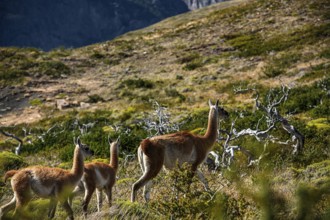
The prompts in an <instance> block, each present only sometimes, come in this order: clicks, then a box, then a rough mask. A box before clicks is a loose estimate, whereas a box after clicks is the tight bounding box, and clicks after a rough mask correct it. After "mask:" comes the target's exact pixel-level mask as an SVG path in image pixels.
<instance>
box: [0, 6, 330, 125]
mask: <svg viewBox="0 0 330 220" xmlns="http://www.w3.org/2000/svg"><path fill="white" fill-rule="evenodd" d="M306 2H307V3H308V5H309V6H308V7H307V8H305V6H304V4H306ZM325 11H326V6H323V5H322V4H321V3H318V2H317V1H316V2H314V1H307V0H306V1H303V2H299V1H293V3H290V2H283V3H281V4H280V3H274V2H273V1H271V2H269V3H259V2H254V1H252V2H249V1H245V0H235V1H230V2H224V3H221V4H217V5H214V6H211V7H208V8H205V9H202V10H197V11H193V12H190V13H187V14H184V15H181V16H176V17H173V18H170V19H167V20H165V21H163V22H160V23H158V24H155V25H153V26H150V27H148V28H146V29H142V30H139V31H136V32H132V33H129V34H126V35H124V36H122V37H120V38H117V39H115V40H113V41H107V42H104V43H100V44H95V45H91V46H88V47H83V48H80V49H75V50H63V49H58V50H53V51H51V52H48V53H45V52H42V51H39V50H35V49H15V48H2V49H1V66H0V67H1V68H0V70H1V72H0V76H1V82H2V83H1V85H2V94H1V95H2V97H1V102H2V105H1V109H2V115H4V114H5V115H6V116H3V117H2V118H1V122H2V123H6V124H8V123H11V119H17V120H19V118H17V117H16V111H13V110H16V109H17V108H18V109H19V112H20V113H18V114H19V115H22V111H28V112H30V111H32V112H34V113H33V114H37V116H36V117H34V116H35V115H34V116H33V117H32V118H34V119H37V118H39V117H41V115H40V114H41V112H40V111H39V110H36V109H38V108H36V107H33V108H32V109H31V108H26V107H27V106H28V105H29V100H30V101H31V100H33V99H40V102H41V103H42V105H47V106H48V105H51V106H52V105H55V103H56V100H57V99H58V98H61V97H67V98H68V99H71V101H74V102H75V103H77V102H90V98H89V97H91V96H100V101H101V100H104V101H103V102H102V101H101V102H94V103H92V104H91V105H92V106H93V105H96V106H97V105H106V104H107V103H116V104H114V105H113V104H111V105H113V106H114V107H116V108H121V106H123V105H126V104H124V103H127V101H129V103H130V105H140V104H141V103H144V102H147V101H148V100H150V99H156V98H157V99H158V100H159V101H162V102H164V103H172V104H171V105H173V104H174V103H182V102H184V103H190V105H191V106H194V105H199V104H200V103H203V102H204V101H205V100H207V99H208V98H214V97H216V96H218V94H219V93H221V97H222V98H223V100H224V101H225V102H226V103H233V102H234V98H233V97H232V93H231V92H230V91H228V89H229V88H231V86H232V85H237V84H240V83H241V82H244V83H247V82H249V83H252V84H255V85H260V86H265V87H269V86H271V87H272V86H276V85H279V84H281V83H286V84H292V85H296V86H298V85H304V84H307V85H308V84H310V83H311V82H314V81H315V80H318V79H322V78H323V77H325V76H326V75H327V74H328V65H325V64H326V63H327V61H328V58H327V50H328V47H327V45H328V41H329V38H328V36H329V34H328V33H329V32H328V30H329V24H328V22H327V17H326V16H328V15H327V14H326V12H325ZM315 72H316V73H315ZM17 83H18V84H17ZM130 83H132V84H133V85H130ZM135 83H137V85H135ZM140 83H141V85H140ZM144 83H146V84H148V85H149V84H150V85H149V86H147V88H144V86H145V85H144ZM8 84H12V85H11V86H8ZM179 105H181V104H179ZM22 107H23V109H22ZM34 108H36V109H34ZM6 109H7V110H6ZM33 109H34V110H33ZM35 112H38V113H35ZM10 115H11V116H10ZM27 118H29V117H27ZM27 118H26V119H27ZM12 122H15V123H17V121H12Z"/></svg>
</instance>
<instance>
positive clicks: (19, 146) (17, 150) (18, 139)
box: [0, 129, 23, 155]
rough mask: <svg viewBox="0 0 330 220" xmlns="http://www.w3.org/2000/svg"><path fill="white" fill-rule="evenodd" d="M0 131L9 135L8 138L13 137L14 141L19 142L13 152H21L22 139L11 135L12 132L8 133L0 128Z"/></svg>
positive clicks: (17, 153)
mask: <svg viewBox="0 0 330 220" xmlns="http://www.w3.org/2000/svg"><path fill="white" fill-rule="evenodd" d="M0 133H1V134H3V135H4V136H7V137H10V138H13V139H15V140H16V141H18V142H19V144H18V146H17V147H16V148H15V154H16V155H19V154H20V152H21V149H22V147H23V141H22V140H21V139H20V138H19V137H17V136H15V135H13V134H10V133H8V132H6V131H4V130H2V129H0Z"/></svg>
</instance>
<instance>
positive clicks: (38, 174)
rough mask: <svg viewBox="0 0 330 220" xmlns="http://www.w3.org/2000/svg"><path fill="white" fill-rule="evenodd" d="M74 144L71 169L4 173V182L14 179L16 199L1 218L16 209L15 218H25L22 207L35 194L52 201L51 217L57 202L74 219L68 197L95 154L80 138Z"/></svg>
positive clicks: (36, 168)
mask: <svg viewBox="0 0 330 220" xmlns="http://www.w3.org/2000/svg"><path fill="white" fill-rule="evenodd" d="M74 142H75V150H74V156H73V165H72V169H71V170H65V169H61V168H53V167H45V166H32V167H27V168H23V169H20V170H10V171H8V172H7V173H6V174H5V177H4V179H5V181H6V180H7V179H8V178H10V177H11V186H12V189H13V192H14V197H13V199H12V200H11V201H10V202H9V203H7V204H6V205H3V206H2V207H1V208H0V219H1V217H2V216H3V215H4V214H5V213H7V212H8V211H10V210H12V209H14V208H15V207H16V208H15V212H14V215H16V214H17V215H18V216H19V217H20V218H24V213H23V208H24V207H25V206H26V205H27V204H28V203H29V201H30V200H31V199H32V192H33V193H34V194H36V195H37V196H39V197H42V198H50V204H49V212H48V217H49V218H53V217H54V215H55V211H56V206H57V203H58V202H60V203H61V204H62V205H63V208H64V209H65V210H66V212H67V214H68V217H69V219H73V211H72V209H71V206H70V205H69V203H68V197H69V195H70V193H71V192H72V191H73V189H74V188H75V187H76V186H77V184H78V183H79V181H80V179H81V177H82V175H83V173H84V159H85V157H87V156H92V155H93V154H94V152H93V151H92V150H91V149H90V148H89V146H87V145H84V144H82V143H81V141H80V138H79V137H78V138H77V141H74Z"/></svg>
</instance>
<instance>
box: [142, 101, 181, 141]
mask: <svg viewBox="0 0 330 220" xmlns="http://www.w3.org/2000/svg"><path fill="white" fill-rule="evenodd" d="M153 107H154V109H155V111H154V112H153V114H152V115H149V116H147V117H145V119H144V120H143V121H142V123H143V124H144V126H143V128H144V129H145V130H147V131H148V133H149V136H156V135H163V134H167V133H169V132H173V131H178V130H179V125H178V124H175V123H172V122H171V121H170V118H171V115H170V114H169V113H168V112H167V108H165V107H164V106H161V105H160V104H159V103H158V102H157V101H154V102H153Z"/></svg>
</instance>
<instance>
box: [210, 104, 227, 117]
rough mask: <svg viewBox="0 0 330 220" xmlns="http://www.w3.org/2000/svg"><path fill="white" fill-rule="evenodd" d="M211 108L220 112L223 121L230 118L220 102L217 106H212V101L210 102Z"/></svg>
mask: <svg viewBox="0 0 330 220" xmlns="http://www.w3.org/2000/svg"><path fill="white" fill-rule="evenodd" d="M209 106H210V109H212V108H213V109H214V110H215V111H217V112H218V115H219V117H220V118H221V119H226V118H228V117H229V113H228V112H227V111H226V110H225V109H223V108H222V107H220V106H219V100H217V101H216V103H215V105H212V103H211V100H209Z"/></svg>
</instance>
